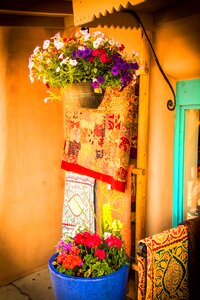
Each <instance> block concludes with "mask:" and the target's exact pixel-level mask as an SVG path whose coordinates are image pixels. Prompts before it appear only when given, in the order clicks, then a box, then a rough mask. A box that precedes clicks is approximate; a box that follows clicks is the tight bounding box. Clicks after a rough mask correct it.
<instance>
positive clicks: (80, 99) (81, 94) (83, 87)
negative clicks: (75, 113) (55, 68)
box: [63, 82, 104, 109]
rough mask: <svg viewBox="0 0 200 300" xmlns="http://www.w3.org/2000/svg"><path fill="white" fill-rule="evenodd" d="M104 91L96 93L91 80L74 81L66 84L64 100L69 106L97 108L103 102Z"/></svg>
mask: <svg viewBox="0 0 200 300" xmlns="http://www.w3.org/2000/svg"><path fill="white" fill-rule="evenodd" d="M103 97H104V92H102V93H96V92H94V89H93V87H92V83H91V82H82V83H74V84H70V85H67V86H65V88H64V90H63V100H64V102H65V106H66V107H69V108H90V109H96V108H98V107H99V105H100V104H101V102H102V100H103Z"/></svg>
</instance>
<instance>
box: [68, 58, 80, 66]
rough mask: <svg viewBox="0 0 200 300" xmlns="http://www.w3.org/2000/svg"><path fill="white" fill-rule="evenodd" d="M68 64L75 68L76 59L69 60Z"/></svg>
mask: <svg viewBox="0 0 200 300" xmlns="http://www.w3.org/2000/svg"><path fill="white" fill-rule="evenodd" d="M69 63H70V65H72V66H76V65H77V64H78V62H77V60H76V59H70V60H69Z"/></svg>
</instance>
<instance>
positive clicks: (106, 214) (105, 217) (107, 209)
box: [103, 203, 113, 229]
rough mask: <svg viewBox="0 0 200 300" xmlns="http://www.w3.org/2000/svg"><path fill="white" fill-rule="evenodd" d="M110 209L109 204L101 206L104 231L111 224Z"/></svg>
mask: <svg viewBox="0 0 200 300" xmlns="http://www.w3.org/2000/svg"><path fill="white" fill-rule="evenodd" d="M112 221H113V220H112V208H111V206H110V203H107V204H104V205H103V224H104V229H106V228H109V227H110V226H111V224H112Z"/></svg>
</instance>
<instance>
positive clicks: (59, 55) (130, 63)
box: [28, 29, 139, 107]
mask: <svg viewBox="0 0 200 300" xmlns="http://www.w3.org/2000/svg"><path fill="white" fill-rule="evenodd" d="M124 48H125V47H124V45H122V44H121V43H120V42H116V41H115V40H114V39H109V38H108V37H107V36H106V34H105V33H103V32H101V31H96V32H94V33H92V34H90V33H89V32H88V30H87V29H84V30H80V32H76V34H75V36H74V37H71V38H62V37H61V36H60V33H57V34H56V35H55V36H53V37H51V38H50V39H49V40H45V41H44V43H43V47H42V48H41V47H39V46H37V47H36V48H35V50H34V51H33V54H32V55H31V56H30V58H29V65H28V67H29V71H30V73H29V77H30V80H31V82H34V81H35V80H39V81H42V82H43V83H44V84H45V85H46V87H47V92H48V93H49V96H48V97H47V98H45V99H44V101H45V102H47V101H48V100H50V99H61V98H63V94H64V95H65V91H66V94H67V98H68V102H69V100H70V99H71V100H72V102H73V105H77V103H76V99H77V95H76V96H75V97H73V91H74V90H76V91H78V95H80V94H81V93H82V92H83V94H84V96H83V97H84V98H85V97H86V94H88V93H91V94H92V95H93V99H92V100H93V102H95V101H96V100H95V99H96V98H95V96H96V95H97V98H102V97H101V95H103V94H104V91H105V89H106V88H107V87H111V88H117V89H118V90H120V91H122V90H123V89H124V88H125V87H126V86H128V85H130V84H132V85H134V83H135V80H136V77H137V76H138V74H139V56H138V53H136V52H135V51H132V54H131V55H127V54H126V53H125V52H124ZM54 89H58V91H59V93H58V94H57V95H56V94H55V92H54ZM71 89H72V90H71ZM86 89H87V90H86ZM88 89H89V90H90V92H88ZM78 105H79V104H78ZM80 105H81V106H86V105H87V103H86V104H84V101H82V103H81V104H80ZM94 107H98V104H96V105H95V104H94Z"/></svg>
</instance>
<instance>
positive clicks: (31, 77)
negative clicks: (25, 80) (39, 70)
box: [29, 73, 34, 83]
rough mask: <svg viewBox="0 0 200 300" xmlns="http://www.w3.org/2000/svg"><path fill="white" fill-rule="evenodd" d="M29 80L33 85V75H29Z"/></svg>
mask: <svg viewBox="0 0 200 300" xmlns="http://www.w3.org/2000/svg"><path fill="white" fill-rule="evenodd" d="M29 78H30V81H31V83H33V82H34V77H33V74H32V73H31V74H29Z"/></svg>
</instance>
